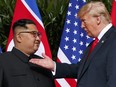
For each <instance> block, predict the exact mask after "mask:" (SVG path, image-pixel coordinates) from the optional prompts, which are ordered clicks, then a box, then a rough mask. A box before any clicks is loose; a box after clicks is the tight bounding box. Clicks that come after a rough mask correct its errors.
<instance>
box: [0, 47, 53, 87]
mask: <svg viewBox="0 0 116 87" xmlns="http://www.w3.org/2000/svg"><path fill="white" fill-rule="evenodd" d="M34 56H35V55H33V57H34ZM36 57H37V56H36ZM28 61H29V58H28V57H27V56H26V55H24V54H23V53H22V52H20V51H19V50H17V49H16V48H13V50H12V51H11V52H7V53H3V54H1V55H0V87H55V85H54V80H53V76H52V73H51V71H49V70H46V69H44V68H41V67H39V66H36V65H34V64H31V63H29V62H28Z"/></svg>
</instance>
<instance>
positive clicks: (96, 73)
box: [30, 1, 116, 87]
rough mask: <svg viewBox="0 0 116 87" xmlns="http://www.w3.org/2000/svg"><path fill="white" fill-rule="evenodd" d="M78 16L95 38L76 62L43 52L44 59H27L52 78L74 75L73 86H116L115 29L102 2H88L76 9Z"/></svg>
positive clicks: (88, 32)
mask: <svg viewBox="0 0 116 87" xmlns="http://www.w3.org/2000/svg"><path fill="white" fill-rule="evenodd" d="M78 17H79V18H80V19H81V21H82V24H81V27H82V28H83V29H84V30H85V31H86V32H87V34H88V35H89V36H90V37H92V38H95V40H94V41H92V42H91V43H90V45H89V46H88V47H87V49H86V50H85V52H84V54H83V58H82V60H81V61H80V62H79V63H77V64H66V63H57V62H56V63H55V62H53V61H52V60H50V58H49V57H48V56H46V55H45V54H43V56H44V59H42V60H40V59H31V60H30V62H32V63H35V64H37V65H39V66H42V67H45V68H47V69H50V70H52V71H54V72H55V77H56V78H64V77H67V78H77V82H78V84H77V87H116V49H115V48H116V29H115V28H114V26H113V25H112V23H111V19H110V15H109V13H108V11H107V9H106V7H105V5H104V4H103V3H102V2H100V1H92V2H89V3H87V4H86V5H84V6H83V7H82V8H81V9H80V11H79V13H78Z"/></svg>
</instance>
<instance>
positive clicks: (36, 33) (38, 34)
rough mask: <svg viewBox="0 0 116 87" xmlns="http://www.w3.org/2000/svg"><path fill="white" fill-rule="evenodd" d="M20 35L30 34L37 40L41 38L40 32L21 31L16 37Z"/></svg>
mask: <svg viewBox="0 0 116 87" xmlns="http://www.w3.org/2000/svg"><path fill="white" fill-rule="evenodd" d="M21 33H30V34H32V35H33V36H34V37H35V38H36V37H37V36H38V37H39V38H41V36H42V35H41V33H40V32H37V31H21V32H19V33H18V35H19V34H21Z"/></svg>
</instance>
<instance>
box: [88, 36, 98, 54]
mask: <svg viewBox="0 0 116 87" xmlns="http://www.w3.org/2000/svg"><path fill="white" fill-rule="evenodd" d="M98 42H99V39H98V38H95V40H94V42H93V43H92V45H91V48H90V51H89V55H90V53H91V52H92V51H93V49H94V48H95V46H96V45H97V43H98Z"/></svg>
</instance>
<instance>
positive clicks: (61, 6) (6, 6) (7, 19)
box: [0, 0, 113, 58]
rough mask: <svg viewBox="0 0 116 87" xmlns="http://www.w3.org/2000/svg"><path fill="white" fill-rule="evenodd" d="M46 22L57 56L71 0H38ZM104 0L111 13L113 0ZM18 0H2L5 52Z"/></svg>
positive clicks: (0, 25)
mask: <svg viewBox="0 0 116 87" xmlns="http://www.w3.org/2000/svg"><path fill="white" fill-rule="evenodd" d="M36 1H37V4H38V8H39V10H40V14H41V17H42V20H43V23H44V27H45V30H46V34H47V37H48V42H49V45H50V49H51V52H52V56H53V58H56V56H57V51H58V47H59V44H60V39H61V35H62V31H63V27H64V21H65V17H66V12H67V8H68V3H69V0H36ZM89 1H102V2H103V3H105V5H106V7H107V9H108V11H109V13H110V12H111V8H112V1H113V0H87V2H89ZM15 4H16V0H0V46H1V48H2V51H3V52H5V49H6V44H7V39H8V35H9V31H10V25H11V22H12V18H13V12H14V8H15Z"/></svg>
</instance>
